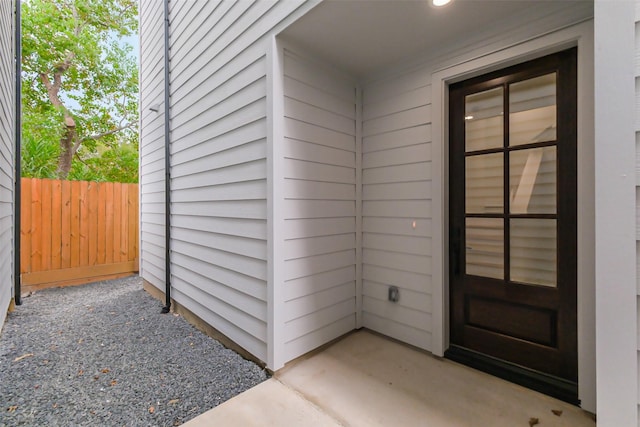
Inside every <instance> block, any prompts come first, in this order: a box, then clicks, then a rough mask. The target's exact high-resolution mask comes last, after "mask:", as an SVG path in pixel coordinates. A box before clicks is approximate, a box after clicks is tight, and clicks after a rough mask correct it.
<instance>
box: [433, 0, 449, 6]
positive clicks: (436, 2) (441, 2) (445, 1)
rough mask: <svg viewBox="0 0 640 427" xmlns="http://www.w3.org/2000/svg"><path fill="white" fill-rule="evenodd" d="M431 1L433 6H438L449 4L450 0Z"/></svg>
mask: <svg viewBox="0 0 640 427" xmlns="http://www.w3.org/2000/svg"><path fill="white" fill-rule="evenodd" d="M431 2H432V3H433V5H434V6H436V7H440V6H444V5H447V4H449V3H450V2H451V0H432V1H431Z"/></svg>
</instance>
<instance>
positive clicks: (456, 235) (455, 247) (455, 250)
mask: <svg viewBox="0 0 640 427" xmlns="http://www.w3.org/2000/svg"><path fill="white" fill-rule="evenodd" d="M460 234H461V233H460V227H454V228H453V229H452V230H451V265H452V269H453V274H454V275H455V276H459V275H460V263H461V258H462V254H461V253H460V249H461V242H460Z"/></svg>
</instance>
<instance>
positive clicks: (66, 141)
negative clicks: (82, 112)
mask: <svg viewBox="0 0 640 427" xmlns="http://www.w3.org/2000/svg"><path fill="white" fill-rule="evenodd" d="M65 125H66V130H65V133H64V135H63V136H62V138H60V156H59V157H58V170H57V171H56V175H58V179H67V176H68V175H69V171H71V162H72V161H73V156H74V155H75V154H76V153H75V152H76V150H77V147H76V143H75V142H76V124H75V121H74V120H73V118H72V117H70V116H67V117H65Z"/></svg>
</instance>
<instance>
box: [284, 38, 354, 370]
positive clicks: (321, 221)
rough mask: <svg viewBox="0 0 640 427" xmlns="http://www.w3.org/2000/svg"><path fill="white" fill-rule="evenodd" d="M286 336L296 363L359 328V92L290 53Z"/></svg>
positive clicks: (287, 351) (286, 81) (287, 79)
mask: <svg viewBox="0 0 640 427" xmlns="http://www.w3.org/2000/svg"><path fill="white" fill-rule="evenodd" d="M283 83H284V84H283V86H284V116H285V117H284V137H285V138H284V145H283V151H284V178H285V180H284V199H285V200H284V201H283V202H284V215H285V229H284V236H283V238H284V239H285V243H284V257H285V263H284V281H285V282H284V297H285V316H284V321H285V325H284V338H285V341H286V344H285V358H286V360H291V359H293V358H295V357H297V356H300V355H301V354H304V353H306V352H308V351H310V350H312V349H314V348H316V347H318V346H319V345H322V344H324V343H326V342H328V341H330V340H332V339H334V338H337V337H339V336H340V335H343V334H345V333H347V332H349V331H351V330H353V329H354V328H355V327H356V302H355V300H356V88H355V85H354V83H353V82H352V81H350V80H349V79H347V78H345V77H342V76H339V75H336V74H335V73H332V72H331V71H329V70H327V69H324V68H323V67H322V66H320V65H318V64H314V63H312V62H309V61H307V60H304V59H302V58H301V57H299V56H296V55H295V54H293V53H292V52H290V51H288V50H285V53H284V81H283Z"/></svg>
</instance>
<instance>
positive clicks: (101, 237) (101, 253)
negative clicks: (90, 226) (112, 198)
mask: <svg viewBox="0 0 640 427" xmlns="http://www.w3.org/2000/svg"><path fill="white" fill-rule="evenodd" d="M106 187H107V184H98V201H99V203H98V204H97V205H98V224H97V225H98V231H97V232H98V235H97V242H96V243H97V246H98V247H97V256H96V264H100V265H102V264H106V254H105V252H106V250H107V247H106V244H105V235H106V229H107V221H106V211H105V206H106V203H105V202H106V198H105V189H106Z"/></svg>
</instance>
